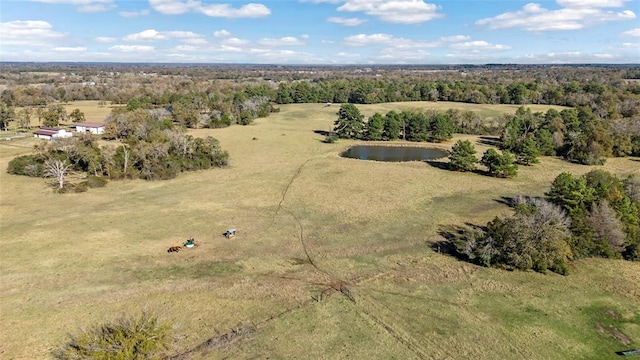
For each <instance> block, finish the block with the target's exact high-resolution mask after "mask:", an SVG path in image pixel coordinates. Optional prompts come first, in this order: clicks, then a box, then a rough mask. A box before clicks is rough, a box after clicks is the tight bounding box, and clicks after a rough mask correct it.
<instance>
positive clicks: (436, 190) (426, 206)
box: [0, 103, 640, 359]
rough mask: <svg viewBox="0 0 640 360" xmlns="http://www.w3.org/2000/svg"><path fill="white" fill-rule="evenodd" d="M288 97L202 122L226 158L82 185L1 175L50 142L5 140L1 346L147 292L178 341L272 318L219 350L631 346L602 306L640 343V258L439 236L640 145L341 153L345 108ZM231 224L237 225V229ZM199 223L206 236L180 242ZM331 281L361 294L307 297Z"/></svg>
mask: <svg viewBox="0 0 640 360" xmlns="http://www.w3.org/2000/svg"><path fill="white" fill-rule="evenodd" d="M438 104H441V103H438ZM408 105H415V106H422V105H423V104H414V103H408ZM408 105H406V104H377V105H364V106H358V107H359V108H360V109H361V111H362V112H363V113H373V112H375V111H379V112H386V111H387V110H386V109H388V110H397V111H399V110H401V109H402V107H403V106H408ZM426 105H432V103H425V104H424V106H426ZM72 106H73V105H72ZM280 108H281V112H280V113H276V114H272V115H271V116H270V117H268V118H265V119H258V120H257V121H256V122H255V124H253V125H249V126H232V127H229V128H225V129H215V130H211V129H199V130H193V131H192V132H191V133H192V134H193V135H195V136H208V135H211V136H213V137H215V138H217V139H219V140H220V141H221V144H222V147H223V148H224V149H225V150H228V151H229V153H230V154H231V166H230V167H229V168H225V169H215V170H210V171H200V172H195V173H187V174H181V175H180V176H179V177H178V178H176V179H172V180H168V181H158V182H146V181H141V180H129V181H118V182H111V183H109V184H108V185H107V186H106V187H105V188H98V189H91V190H90V191H89V192H87V193H81V194H65V195H58V194H54V193H53V192H52V190H51V189H50V188H48V187H46V182H47V180H43V179H31V178H25V177H17V176H11V175H8V174H6V173H5V172H4V169H6V166H7V164H8V162H9V160H10V159H11V158H13V157H14V156H16V155H18V154H21V153H28V152H30V151H32V150H31V149H32V146H33V144H34V143H35V142H36V141H37V140H36V139H33V138H29V139H22V140H17V141H11V142H7V143H2V144H0V169H2V170H3V171H2V172H0V184H2V186H1V187H0V210H1V211H0V216H1V221H2V228H1V238H2V244H3V251H4V257H3V260H2V261H0V293H1V294H2V309H1V310H2V311H1V315H0V322H1V324H0V328H2V329H3V330H2V331H0V347H1V349H0V351H3V357H4V356H6V357H7V358H16V359H32V358H45V357H47V354H48V353H49V352H50V350H51V349H52V348H53V347H55V346H57V345H58V344H61V343H62V342H63V341H64V339H65V336H66V334H67V333H71V332H74V331H75V329H77V327H79V326H89V325H91V324H95V323H99V322H103V321H105V320H107V319H111V318H114V317H116V315H118V314H121V313H124V312H137V311H139V310H140V309H141V308H148V309H152V310H154V311H156V312H158V313H160V314H161V316H162V317H164V318H165V319H166V320H168V321H170V322H172V323H173V324H174V331H175V332H176V334H177V335H178V338H177V341H176V344H175V346H176V348H177V349H182V350H185V349H190V348H193V347H195V346H197V345H198V344H200V343H201V342H203V341H205V340H206V339H209V338H210V337H212V336H215V335H216V334H224V333H227V332H229V331H230V330H231V329H233V328H236V327H243V326H251V324H259V326H258V329H257V332H255V333H253V334H251V335H250V336H248V337H247V339H245V340H242V341H240V342H238V343H236V344H234V345H233V346H231V347H227V348H219V349H212V350H210V351H209V352H208V353H207V354H199V355H198V354H197V355H198V356H204V357H225V356H231V357H239V358H253V357H263V356H265V355H266V356H269V355H271V356H272V357H276V358H277V357H280V358H283V357H286V358H292V357H297V358H305V357H306V358H308V357H313V358H322V357H326V358H341V357H342V358H343V357H347V356H357V357H359V358H376V357H377V358H380V357H386V356H385V354H390V357H393V354H399V355H401V356H399V357H401V358H411V357H418V356H419V354H420V353H424V354H427V355H429V354H432V355H433V356H434V357H471V356H478V357H482V358H497V357H501V358H510V357H514V354H516V355H515V356H516V357H527V358H558V357H561V358H575V357H578V358H580V357H586V358H589V357H592V356H591V355H590V354H595V355H594V356H593V357H592V358H595V356H596V355H598V356H608V355H610V353H611V351H612V350H614V349H618V345H619V347H620V348H624V346H623V344H622V343H620V341H619V340H616V339H615V338H614V337H612V336H611V335H610V334H611V333H615V332H612V331H609V332H606V331H605V332H600V331H599V330H598V329H599V328H598V327H597V326H596V323H597V322H598V321H601V320H598V319H600V317H601V311H600V310H598V309H603V307H605V308H606V307H611V308H612V309H613V310H614V311H615V312H616V314H620V316H621V319H622V318H624V319H631V320H629V321H622V320H620V321H617V322H609V323H603V324H602V325H601V327H603V328H605V330H606V327H607V326H609V325H615V326H614V327H615V328H619V330H620V331H621V332H623V333H624V334H626V336H627V337H628V338H629V339H630V340H631V341H632V342H631V345H630V346H640V345H638V340H639V338H640V334H638V330H637V327H635V326H634V325H633V321H632V320H633V319H636V318H635V317H634V316H635V315H634V309H638V308H640V293H639V292H638V291H637V289H640V279H639V278H638V274H640V267H639V266H638V264H637V263H628V262H622V261H611V260H584V261H580V262H576V263H575V265H574V266H573V267H572V269H571V275H569V276H568V277H561V276H557V275H553V274H549V275H541V274H536V273H518V272H506V271H502V270H497V269H484V268H480V267H476V266H473V265H469V264H465V263H461V262H458V261H457V260H455V259H452V258H449V257H447V256H444V255H441V254H437V253H435V252H433V251H432V250H431V249H430V244H431V243H432V242H433V241H435V240H438V239H439V237H438V230H439V228H440V226H441V225H452V224H463V223H464V222H471V223H476V224H481V223H484V222H486V221H487V220H490V219H491V218H492V217H493V216H495V215H499V214H508V213H509V209H508V208H506V206H504V205H503V204H501V203H500V202H499V201H497V200H500V199H501V197H503V196H513V195H518V194H530V195H543V193H544V191H546V190H547V189H548V187H549V184H550V182H551V181H552V180H553V178H554V177H555V176H557V175H558V174H559V173H560V172H562V171H569V172H572V173H575V174H583V173H585V172H587V171H589V170H592V169H594V168H602V169H605V170H608V171H611V172H614V173H616V174H619V175H628V174H629V173H631V172H637V171H638V166H637V164H638V162H637V161H636V160H637V159H636V160H634V159H610V160H609V161H607V164H606V165H604V166H602V167H585V166H578V165H574V164H570V163H567V162H565V161H562V160H561V159H555V158H543V159H542V162H541V164H538V165H536V166H533V167H521V168H520V175H519V176H518V177H516V178H515V179H511V180H507V179H494V178H490V177H485V176H481V175H478V174H472V173H457V172H450V171H446V170H443V169H440V168H438V167H437V166H431V165H429V164H426V163H422V162H410V163H381V162H367V161H359V160H354V159H344V158H341V157H339V156H338V153H339V152H340V151H341V150H343V149H344V148H346V147H348V146H349V145H350V144H353V143H355V142H354V141H344V140H341V141H338V142H337V143H335V144H324V143H322V139H323V136H322V135H321V134H319V133H317V132H315V131H316V130H323V131H327V130H329V129H330V128H331V126H332V124H333V121H335V119H336V111H337V110H338V108H337V106H331V107H325V106H324V105H321V104H303V105H283V106H280ZM494 111H499V112H501V111H504V109H503V108H500V110H494ZM513 111H515V108H514V109H513ZM254 138H255V140H254ZM460 138H464V139H471V140H472V141H474V142H475V143H476V148H477V149H478V152H479V154H478V157H480V154H481V152H482V151H483V149H484V148H486V146H485V145H482V144H480V143H479V142H478V138H477V137H472V136H457V137H456V138H454V139H453V140H451V141H448V142H446V143H443V144H438V145H437V146H441V147H445V148H450V147H451V146H452V145H453V143H455V141H456V140H457V139H460ZM421 145H423V144H421ZM424 145H426V144H424ZM443 161H446V160H443ZM285 190H286V191H285ZM229 227H236V228H238V230H239V232H238V236H237V237H236V238H235V239H225V238H224V237H222V235H221V234H222V232H224V231H225V230H226V229H227V228H229ZM191 236H193V237H195V238H196V240H197V242H198V243H199V245H198V246H197V247H196V248H194V249H186V250H183V251H182V252H180V253H177V254H168V253H167V252H166V250H167V249H168V247H170V246H176V245H180V244H182V243H183V242H184V241H185V240H186V239H187V238H189V237H191ZM303 244H304V247H305V248H306V250H307V252H306V253H305V250H304V248H303ZM307 255H309V256H310V257H311V260H313V262H314V263H315V265H316V266H317V267H318V269H316V268H314V267H313V266H311V264H310V263H309V261H308V260H309V259H308V258H307ZM336 282H345V283H347V284H349V286H350V289H351V291H352V292H353V294H354V296H355V298H356V301H357V302H356V304H353V303H352V302H350V301H348V300H347V299H346V298H344V297H343V296H341V295H340V294H334V295H332V296H331V297H330V298H329V299H327V300H326V301H323V302H320V303H315V302H313V301H310V299H311V298H312V297H315V296H317V295H318V294H319V293H320V292H321V291H322V290H323V289H326V288H328V287H331V286H334V285H335V284H336ZM292 309H297V310H296V311H289V310H292ZM582 309H586V310H585V311H583V310H582ZM594 309H595V310H594ZM607 309H608V308H606V309H605V311H606V310H607ZM636 312H637V311H636ZM601 322H602V321H601ZM387 327H388V329H391V330H388V329H387ZM533 332H535V333H536V334H537V335H534V334H533ZM478 339H480V340H478ZM310 344H317V345H310ZM552 344H557V345H552ZM416 354H418V355H416ZM558 354H560V355H559V356H558ZM457 355H459V356H457ZM600 358H602V357H600Z"/></svg>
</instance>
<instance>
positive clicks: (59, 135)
mask: <svg viewBox="0 0 640 360" xmlns="http://www.w3.org/2000/svg"><path fill="white" fill-rule="evenodd" d="M33 136H34V137H37V138H39V139H46V140H55V139H64V138H70V137H72V136H73V133H71V132H68V131H67V130H65V129H60V128H51V127H43V128H40V129H38V130H36V131H34V132H33Z"/></svg>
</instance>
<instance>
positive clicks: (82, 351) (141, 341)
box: [53, 312, 169, 360]
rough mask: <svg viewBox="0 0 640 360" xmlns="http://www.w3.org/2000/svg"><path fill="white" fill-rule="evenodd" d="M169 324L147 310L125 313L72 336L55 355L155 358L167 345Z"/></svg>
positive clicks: (66, 359) (66, 357)
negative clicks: (133, 314)
mask: <svg viewBox="0 0 640 360" xmlns="http://www.w3.org/2000/svg"><path fill="white" fill-rule="evenodd" d="M168 341H169V326H167V325H165V324H162V323H160V321H159V320H158V318H157V317H155V316H151V315H149V314H147V313H146V312H143V313H142V314H141V315H138V316H131V315H130V316H125V317H121V318H119V319H116V320H115V321H113V322H109V323H105V324H100V325H98V326H95V327H92V328H90V329H88V330H83V329H81V330H80V333H79V334H77V335H70V337H69V341H68V342H67V343H66V344H64V345H62V346H61V347H59V348H58V349H56V350H54V352H53V357H54V358H55V359H59V360H71V359H113V360H120V359H121V360H125V359H126V360H128V359H154V358H161V354H160V353H161V352H162V351H163V350H165V349H166V348H167V344H168Z"/></svg>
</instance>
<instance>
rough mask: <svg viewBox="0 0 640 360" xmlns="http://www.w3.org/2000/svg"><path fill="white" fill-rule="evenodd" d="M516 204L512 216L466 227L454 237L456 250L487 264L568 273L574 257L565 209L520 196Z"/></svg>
mask: <svg viewBox="0 0 640 360" xmlns="http://www.w3.org/2000/svg"><path fill="white" fill-rule="evenodd" d="M515 205H516V206H515V209H516V213H515V214H514V215H513V216H512V217H508V218H504V219H501V218H498V217H496V218H495V219H494V220H492V221H490V222H489V223H488V224H487V226H486V227H485V228H484V230H481V231H479V230H471V231H464V232H463V234H462V236H459V237H458V238H457V239H456V240H455V243H454V245H455V248H456V251H457V252H458V253H460V254H462V255H464V256H465V257H467V258H468V259H469V260H470V261H473V262H479V263H481V264H483V265H485V266H493V265H502V266H506V267H508V268H515V269H520V270H529V269H533V270H536V271H540V272H544V271H546V270H547V269H550V270H552V271H555V272H557V273H560V274H566V272H567V265H568V262H569V260H570V259H571V258H572V257H573V254H572V252H571V248H570V246H569V244H568V242H567V240H568V239H569V237H570V236H571V232H570V231H569V224H570V220H569V218H568V217H567V215H566V213H565V212H564V211H563V210H562V209H561V208H560V207H559V206H556V205H554V204H551V203H549V202H547V201H545V200H542V199H534V198H527V197H519V198H517V199H516V201H515Z"/></svg>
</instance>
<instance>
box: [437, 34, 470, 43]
mask: <svg viewBox="0 0 640 360" xmlns="http://www.w3.org/2000/svg"><path fill="white" fill-rule="evenodd" d="M469 39H471V37H470V36H467V35H453V36H443V37H441V38H439V39H438V41H441V42H456V41H465V40H469Z"/></svg>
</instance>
